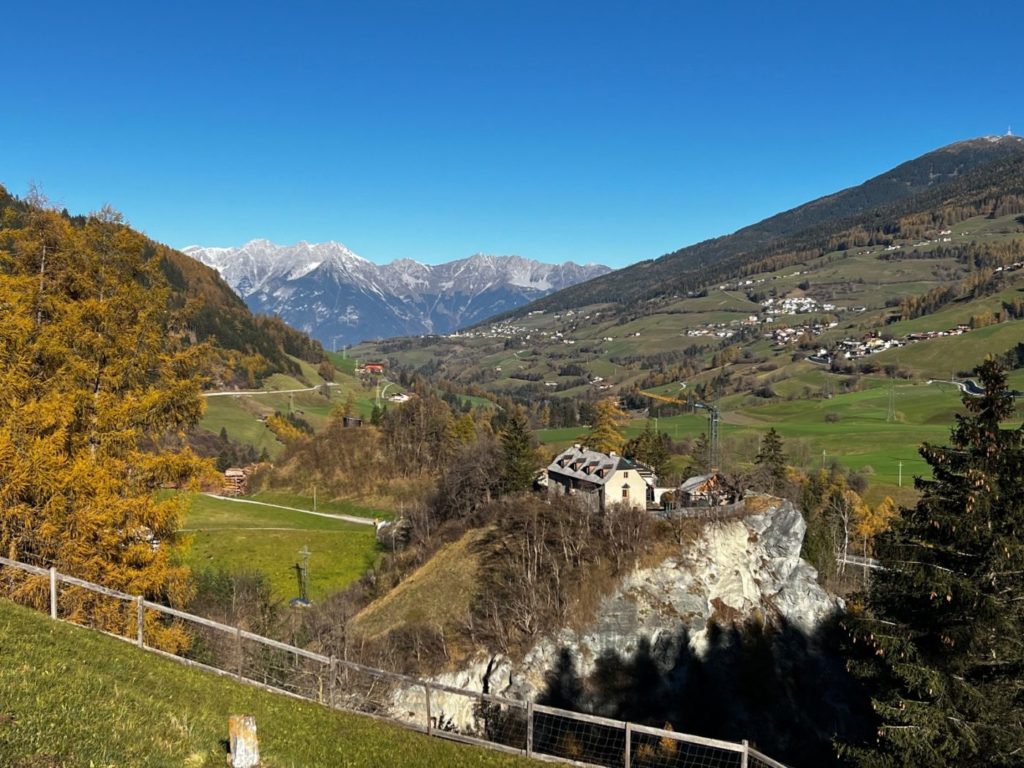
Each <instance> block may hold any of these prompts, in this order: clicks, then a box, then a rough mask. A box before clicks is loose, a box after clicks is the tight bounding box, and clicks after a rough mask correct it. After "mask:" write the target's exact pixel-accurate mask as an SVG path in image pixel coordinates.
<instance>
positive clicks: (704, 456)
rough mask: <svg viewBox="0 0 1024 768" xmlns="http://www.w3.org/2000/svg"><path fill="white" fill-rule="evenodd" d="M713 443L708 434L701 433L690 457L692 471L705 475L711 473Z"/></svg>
mask: <svg viewBox="0 0 1024 768" xmlns="http://www.w3.org/2000/svg"><path fill="white" fill-rule="evenodd" d="M710 462H711V442H710V441H709V440H708V436H707V434H706V433H704V432H701V433H700V434H699V435H698V436H697V440H696V442H695V443H694V444H693V453H692V454H691V456H690V471H691V472H694V473H696V474H698V475H704V474H707V473H708V472H710V471H711V463H710Z"/></svg>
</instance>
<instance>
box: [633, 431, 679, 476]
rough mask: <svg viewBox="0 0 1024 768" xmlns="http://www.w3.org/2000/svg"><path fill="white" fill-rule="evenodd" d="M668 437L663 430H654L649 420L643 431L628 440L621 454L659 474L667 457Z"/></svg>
mask: <svg viewBox="0 0 1024 768" xmlns="http://www.w3.org/2000/svg"><path fill="white" fill-rule="evenodd" d="M669 446H670V442H669V437H668V435H666V434H665V433H664V432H655V431H654V429H653V428H652V425H651V422H650V421H648V422H647V424H646V425H645V426H644V431H643V432H641V433H640V434H639V435H637V436H636V437H634V438H633V439H632V440H630V441H628V442H627V443H626V445H625V447H624V448H623V449H622V455H623V456H625V457H626V458H627V459H631V460H632V461H639V462H640V463H641V464H646V465H647V466H648V467H650V468H651V469H653V470H654V472H655V474H661V471H662V470H663V469H664V468H665V465H666V464H667V463H668V458H669Z"/></svg>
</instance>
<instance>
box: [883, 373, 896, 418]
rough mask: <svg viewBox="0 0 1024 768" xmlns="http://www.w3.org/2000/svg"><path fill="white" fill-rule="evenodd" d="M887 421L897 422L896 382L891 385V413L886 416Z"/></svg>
mask: <svg viewBox="0 0 1024 768" xmlns="http://www.w3.org/2000/svg"><path fill="white" fill-rule="evenodd" d="M885 420H886V421H889V422H893V421H896V382H891V383H890V384H889V412H888V413H887V414H886V416H885Z"/></svg>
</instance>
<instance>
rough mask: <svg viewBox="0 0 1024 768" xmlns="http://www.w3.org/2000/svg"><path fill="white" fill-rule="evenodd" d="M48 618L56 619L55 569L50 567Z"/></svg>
mask: <svg viewBox="0 0 1024 768" xmlns="http://www.w3.org/2000/svg"><path fill="white" fill-rule="evenodd" d="M50 618H51V619H56V618H57V569H56V568H54V567H53V566H52V565H51V566H50Z"/></svg>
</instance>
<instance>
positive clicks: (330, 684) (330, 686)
mask: <svg viewBox="0 0 1024 768" xmlns="http://www.w3.org/2000/svg"><path fill="white" fill-rule="evenodd" d="M337 668H338V660H337V659H336V658H334V654H333V653H332V654H331V661H330V663H329V664H328V666H327V706H329V707H330V708H331V709H334V679H335V678H336V677H337V676H338V672H337Z"/></svg>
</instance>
